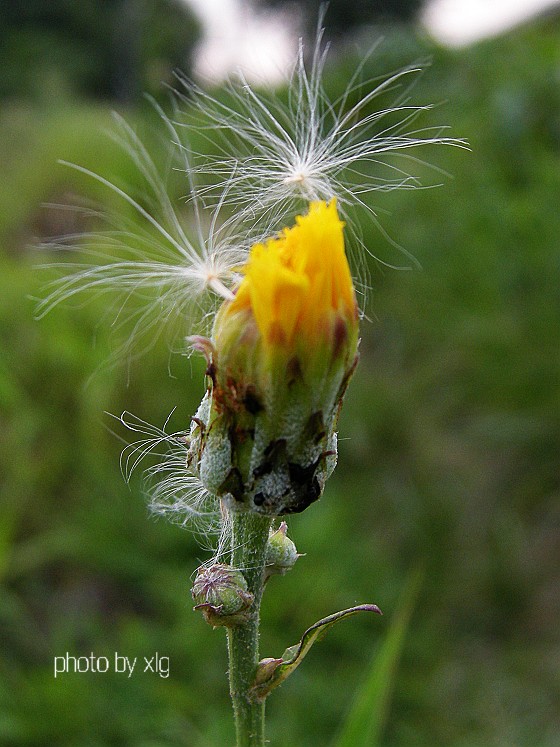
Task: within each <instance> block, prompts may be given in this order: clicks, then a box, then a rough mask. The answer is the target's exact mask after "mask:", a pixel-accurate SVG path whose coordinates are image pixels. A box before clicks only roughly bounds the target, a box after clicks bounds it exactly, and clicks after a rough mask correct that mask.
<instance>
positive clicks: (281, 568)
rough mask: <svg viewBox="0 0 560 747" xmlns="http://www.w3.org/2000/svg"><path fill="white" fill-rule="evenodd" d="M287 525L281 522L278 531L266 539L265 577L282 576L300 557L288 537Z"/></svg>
mask: <svg viewBox="0 0 560 747" xmlns="http://www.w3.org/2000/svg"><path fill="white" fill-rule="evenodd" d="M287 532H288V525H287V524H286V522H285V521H283V522H282V523H281V524H280V526H279V527H278V529H277V530H276V531H275V532H273V533H272V534H271V535H270V537H269V538H268V543H267V545H266V563H265V576H266V578H267V579H268V578H269V577H270V576H273V575H275V574H280V575H281V576H283V575H284V574H285V573H286V572H287V571H289V570H290V569H291V568H293V567H294V564H295V562H296V560H297V559H298V558H299V557H300V556H299V554H298V551H297V549H296V546H295V545H294V543H293V542H292V540H291V539H290V538H289V537H288V534H287Z"/></svg>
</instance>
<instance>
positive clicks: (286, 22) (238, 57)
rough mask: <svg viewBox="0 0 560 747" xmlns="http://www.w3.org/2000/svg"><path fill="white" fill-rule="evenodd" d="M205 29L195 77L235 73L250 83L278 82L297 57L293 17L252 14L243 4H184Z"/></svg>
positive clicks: (237, 0) (206, 0) (216, 0)
mask: <svg viewBox="0 0 560 747" xmlns="http://www.w3.org/2000/svg"><path fill="white" fill-rule="evenodd" d="M183 2H186V3H187V4H188V5H189V6H190V7H191V9H192V10H193V12H194V13H195V15H196V16H197V17H198V18H199V20H200V21H201V23H202V25H203V29H204V36H203V39H202V41H201V43H200V45H199V48H198V50H197V53H196V55H195V66H194V74H195V75H196V76H199V77H202V78H207V79H210V80H214V81H220V80H224V79H225V78H227V77H228V75H229V74H230V73H231V72H232V71H234V70H237V69H240V70H242V71H243V73H244V75H245V76H246V78H247V80H248V81H250V82H251V83H271V84H274V83H279V82H280V81H282V80H283V79H285V78H286V77H287V75H288V74H289V71H290V70H291V67H292V65H293V62H294V59H295V57H296V54H297V43H298V31H297V17H294V14H293V13H291V14H290V13H287V12H285V11H281V10H277V11H268V12H265V11H262V10H261V11H255V9H254V8H252V7H251V6H250V4H248V3H245V2H243V0H183Z"/></svg>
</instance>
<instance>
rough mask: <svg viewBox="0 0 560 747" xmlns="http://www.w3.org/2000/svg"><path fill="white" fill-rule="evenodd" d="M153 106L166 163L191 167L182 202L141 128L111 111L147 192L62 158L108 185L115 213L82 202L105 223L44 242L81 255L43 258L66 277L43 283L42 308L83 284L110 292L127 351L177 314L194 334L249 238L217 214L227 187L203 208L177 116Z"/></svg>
mask: <svg viewBox="0 0 560 747" xmlns="http://www.w3.org/2000/svg"><path fill="white" fill-rule="evenodd" d="M156 108H157V109H158V112H159V113H160V115H161V116H162V119H163V121H164V123H165V126H166V127H167V130H168V133H169V134H170V135H171V146H172V152H171V154H170V158H171V159H172V164H171V166H172V167H174V168H180V169H181V171H184V172H185V173H186V174H187V175H188V179H189V185H188V190H189V191H188V198H187V200H186V202H187V204H186V206H184V207H183V208H182V211H181V212H180V211H179V210H178V209H177V206H176V205H175V203H174V201H173V199H172V197H171V196H170V194H169V191H168V184H167V183H166V180H165V176H164V175H163V174H162V173H161V170H160V169H158V167H157V166H156V164H155V162H154V160H153V158H152V156H151V155H150V153H149V152H148V149H147V148H146V146H145V145H144V144H143V142H142V140H141V139H140V137H139V136H138V135H137V134H136V132H135V131H134V130H133V128H132V127H131V126H130V125H129V124H128V123H127V122H126V121H125V120H124V119H122V118H121V117H119V116H117V115H115V116H116V120H117V125H118V132H117V133H116V134H114V135H113V137H114V139H115V140H117V142H118V143H119V144H120V145H121V146H122V148H124V150H125V151H126V153H127V154H128V156H129V157H130V159H131V160H132V162H133V164H134V165H135V166H136V168H137V171H138V173H139V174H140V176H141V178H142V180H143V184H144V189H145V194H143V195H141V196H139V197H136V196H133V195H132V194H129V193H128V192H127V191H125V189H124V188H122V187H120V186H119V185H117V184H116V183H114V182H112V181H110V180H109V179H108V178H106V177H104V176H102V175H101V174H98V173H95V172H94V171H91V170H90V169H87V168H85V167H83V166H80V165H76V164H72V163H67V162H64V161H62V162H61V163H63V164H64V165H66V166H68V167H69V168H71V169H74V170H75V171H77V172H80V173H82V174H84V175H86V176H88V177H89V178H91V179H92V180H94V181H95V182H97V183H99V184H101V185H102V186H103V187H105V188H106V189H107V190H109V193H111V194H112V195H113V197H115V196H116V198H117V202H120V206H117V207H116V208H115V212H114V213H111V212H107V211H102V210H97V211H96V210H92V209H88V208H84V209H82V213H83V215H84V216H85V217H88V218H96V219H97V221H98V222H99V221H101V220H103V227H102V228H100V229H96V230H92V231H85V232H82V233H74V234H70V235H66V236H62V237H57V238H56V239H54V240H53V241H50V242H48V243H46V244H43V245H42V247H41V248H44V249H64V250H67V251H70V252H72V254H73V255H75V256H77V261H71V262H66V263H62V264H50V265H48V267H51V268H55V269H56V270H57V273H60V274H62V277H57V278H56V279H55V280H53V281H52V282H51V283H50V284H49V285H48V286H47V287H46V291H45V297H44V298H43V299H42V300H41V301H40V303H39V305H38V309H37V315H38V317H39V318H40V317H42V316H43V315H44V314H46V313H47V312H49V311H50V310H51V309H52V308H53V307H54V306H56V305H58V304H60V303H64V302H66V301H69V300H71V299H72V300H73V299H74V298H75V297H76V295H77V294H81V293H82V292H83V291H96V293H97V295H99V294H111V297H112V298H113V299H114V302H113V306H112V307H111V308H112V313H113V319H112V325H113V326H114V327H120V326H126V327H127V333H128V336H127V341H126V343H125V344H124V345H123V346H122V348H121V349H119V351H118V354H121V353H123V352H130V349H131V348H132V343H133V342H134V341H135V340H137V338H139V337H143V338H144V340H145V341H147V342H145V343H144V344H145V347H146V348H149V347H151V346H152V345H153V344H154V342H155V340H156V339H157V338H158V336H159V335H161V333H162V331H163V330H164V329H165V328H166V325H167V324H174V323H176V322H177V320H180V322H182V325H183V326H182V329H181V331H180V333H179V334H180V336H181V338H184V337H185V336H186V335H187V334H190V333H191V332H192V331H193V326H195V324H196V321H197V320H200V319H203V318H204V312H205V310H208V308H209V307H210V308H211V307H212V304H214V305H215V304H216V303H218V302H220V301H223V300H224V299H231V298H233V291H232V287H233V286H234V285H235V283H236V282H237V280H238V270H239V267H240V266H241V265H242V264H243V263H244V262H245V261H246V258H247V253H248V244H247V239H243V237H242V236H241V235H240V234H239V233H238V232H236V228H235V221H234V220H233V219H231V218H230V219H227V218H226V219H225V220H223V221H221V222H220V219H221V212H222V206H223V201H224V200H225V198H226V196H227V190H225V191H224V195H223V199H222V200H219V201H218V203H217V205H215V207H214V208H213V210H212V211H211V212H209V211H205V212H204V213H203V211H202V209H201V204H200V199H199V195H198V192H197V188H196V185H195V183H194V179H193V170H192V168H191V167H190V153H189V151H188V148H187V147H186V146H185V143H184V142H182V143H181V144H179V141H178V137H177V136H176V133H175V129H174V126H173V124H172V123H171V121H170V120H169V119H168V118H167V117H166V116H165V114H164V113H163V111H162V110H161V109H159V107H157V105H156ZM178 160H179V164H177V161H178ZM168 168H169V167H168ZM113 202H114V200H113ZM67 209H70V208H67ZM206 212H209V217H208V218H206ZM205 221H206V222H207V225H205ZM73 260H74V257H73ZM136 299H138V300H139V301H140V303H137V302H136Z"/></svg>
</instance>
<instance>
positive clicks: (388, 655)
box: [333, 570, 424, 747]
mask: <svg viewBox="0 0 560 747" xmlns="http://www.w3.org/2000/svg"><path fill="white" fill-rule="evenodd" d="M423 577H424V574H423V571H422V570H417V571H415V572H413V573H412V574H411V577H410V579H409V582H408V584H407V587H406V589H405V592H404V594H403V599H402V602H401V606H400V608H399V610H398V611H397V613H396V614H395V616H394V617H393V620H392V623H391V626H390V628H389V632H388V634H387V638H386V640H385V642H384V643H383V646H382V648H381V650H380V651H379V652H378V653H377V654H376V656H375V657H374V659H373V661H372V664H371V668H370V672H369V675H368V677H367V679H366V681H365V682H364V684H363V686H362V687H361V688H360V689H359V690H358V692H357V694H356V698H355V700H354V704H353V706H352V709H351V710H350V713H349V715H348V718H347V720H346V722H345V724H344V726H343V727H342V731H341V732H340V734H339V735H338V738H337V739H336V741H335V742H334V744H333V747H377V745H379V739H380V736H381V730H382V728H383V725H384V723H385V719H386V716H387V712H388V709H389V703H390V698H391V692H392V689H393V685H394V681H395V677H396V672H397V665H398V661H399V657H400V654H401V651H402V649H403V645H404V641H405V637H406V631H407V629H408V623H409V621H410V618H411V615H412V611H413V609H414V605H415V603H416V599H417V597H418V593H419V591H420V587H421V584H422V580H423Z"/></svg>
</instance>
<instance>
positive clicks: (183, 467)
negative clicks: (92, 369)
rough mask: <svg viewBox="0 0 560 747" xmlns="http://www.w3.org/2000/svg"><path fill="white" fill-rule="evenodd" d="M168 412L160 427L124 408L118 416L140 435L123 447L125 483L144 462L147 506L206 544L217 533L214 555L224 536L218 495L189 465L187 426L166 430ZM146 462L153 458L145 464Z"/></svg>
mask: <svg viewBox="0 0 560 747" xmlns="http://www.w3.org/2000/svg"><path fill="white" fill-rule="evenodd" d="M172 414H173V413H171V414H170V415H169V417H168V418H167V420H166V422H165V423H164V426H163V428H159V427H157V426H155V425H151V424H150V423H147V422H146V421H145V420H142V419H141V418H139V417H137V416H135V415H132V414H131V413H129V412H123V413H122V414H121V415H120V417H118V418H117V420H119V421H120V423H121V424H122V425H123V426H124V427H125V428H126V429H127V430H128V431H130V432H132V433H134V434H135V435H138V436H139V438H135V440H134V441H132V442H131V443H128V444H127V445H126V446H125V447H124V449H123V450H122V452H121V460H120V461H121V471H122V474H123V477H124V479H125V480H126V482H127V483H128V482H129V481H130V479H131V477H132V475H133V473H134V472H135V471H136V470H137V469H139V468H140V467H142V470H143V476H144V484H145V489H146V493H147V495H148V496H149V501H150V510H151V511H152V513H153V514H154V515H157V516H165V517H167V518H168V519H170V520H171V521H173V522H174V523H177V524H179V525H181V526H187V525H188V527H189V529H190V530H191V531H193V532H194V533H196V534H198V535H199V536H200V537H201V538H203V539H204V541H205V542H206V543H208V542H209V540H210V539H211V538H212V537H214V538H215V537H216V536H217V537H218V540H217V543H216V542H215V540H214V544H215V545H216V544H217V549H215V557H219V556H220V555H223V554H224V552H225V551H226V549H225V547H224V543H225V541H226V540H225V536H226V535H227V526H228V524H227V516H225V515H224V513H223V511H222V510H221V507H220V502H219V500H218V498H216V497H215V496H213V495H211V494H210V493H209V492H208V491H207V490H206V488H204V486H203V485H202V483H201V482H200V480H199V479H198V478H197V477H196V476H195V475H194V474H193V473H192V472H191V471H190V470H189V468H188V467H187V450H188V445H187V443H188V442H187V431H178V432H175V433H168V432H167V430H166V429H167V426H168V424H169V420H170V418H171V415H172ZM146 461H149V462H152V463H151V464H148V466H146Z"/></svg>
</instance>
